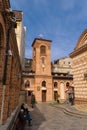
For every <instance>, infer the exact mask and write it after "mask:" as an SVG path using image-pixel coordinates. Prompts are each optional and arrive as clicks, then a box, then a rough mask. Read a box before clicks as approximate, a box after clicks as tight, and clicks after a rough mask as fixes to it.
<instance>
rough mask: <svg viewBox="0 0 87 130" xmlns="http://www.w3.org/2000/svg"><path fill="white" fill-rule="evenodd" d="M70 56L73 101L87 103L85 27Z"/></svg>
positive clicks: (86, 39) (86, 36) (86, 41)
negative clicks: (73, 92) (73, 89)
mask: <svg viewBox="0 0 87 130" xmlns="http://www.w3.org/2000/svg"><path fill="white" fill-rule="evenodd" d="M70 57H71V58H72V71H73V82H74V87H75V103H87V29H86V30H85V31H84V32H83V33H82V34H81V36H80V38H79V40H78V42H77V44H76V47H75V49H74V51H73V52H72V53H71V54H70Z"/></svg>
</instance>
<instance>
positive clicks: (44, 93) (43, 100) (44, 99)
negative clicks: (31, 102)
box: [42, 90, 46, 102]
mask: <svg viewBox="0 0 87 130" xmlns="http://www.w3.org/2000/svg"><path fill="white" fill-rule="evenodd" d="M42 102H46V90H42Z"/></svg>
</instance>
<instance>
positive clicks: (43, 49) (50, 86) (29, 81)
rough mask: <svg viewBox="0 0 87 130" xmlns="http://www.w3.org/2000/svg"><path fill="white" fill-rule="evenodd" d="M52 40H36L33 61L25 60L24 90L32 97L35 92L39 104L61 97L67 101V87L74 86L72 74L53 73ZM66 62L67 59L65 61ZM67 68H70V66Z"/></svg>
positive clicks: (61, 99) (33, 44) (60, 98)
mask: <svg viewBox="0 0 87 130" xmlns="http://www.w3.org/2000/svg"><path fill="white" fill-rule="evenodd" d="M51 42H52V41H51V40H46V39H41V38H35V39H34V41H33V43H32V59H25V70H24V71H23V84H22V90H24V91H25V92H26V95H27V96H30V95H31V93H32V92H33V93H34V94H35V97H36V101H37V102H51V101H54V100H56V99H55V95H56V94H57V95H58V96H59V100H60V101H65V100H66V93H65V91H66V87H67V83H68V84H69V85H72V84H73V77H72V74H71V73H70V74H69V73H68V70H67V71H65V72H64V71H59V72H57V71H53V67H54V68H55V65H54V63H51ZM64 60H66V58H65V59H64ZM66 68H70V65H69V66H68V67H66Z"/></svg>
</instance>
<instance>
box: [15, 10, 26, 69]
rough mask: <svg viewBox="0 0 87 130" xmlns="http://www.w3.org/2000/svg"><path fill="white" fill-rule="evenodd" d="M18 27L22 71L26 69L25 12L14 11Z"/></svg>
mask: <svg viewBox="0 0 87 130" xmlns="http://www.w3.org/2000/svg"><path fill="white" fill-rule="evenodd" d="M14 13H15V17H16V23H17V27H16V29H15V32H16V38H17V45H18V51H19V56H20V62H21V66H22V69H24V58H25V37H26V27H25V26H24V25H23V12H22V11H18V10H14Z"/></svg>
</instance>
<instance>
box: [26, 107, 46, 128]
mask: <svg viewBox="0 0 87 130" xmlns="http://www.w3.org/2000/svg"><path fill="white" fill-rule="evenodd" d="M30 114H31V118H32V121H31V124H32V126H27V127H26V129H25V130H38V129H39V127H40V126H41V125H42V124H43V123H44V122H45V121H46V119H45V117H44V115H43V114H42V113H41V112H40V110H39V109H38V107H37V105H35V107H34V108H32V110H31V111H30Z"/></svg>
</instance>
